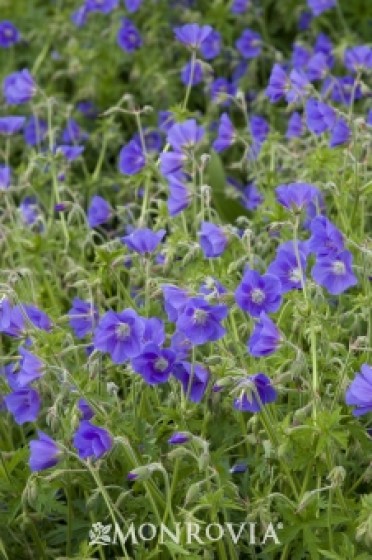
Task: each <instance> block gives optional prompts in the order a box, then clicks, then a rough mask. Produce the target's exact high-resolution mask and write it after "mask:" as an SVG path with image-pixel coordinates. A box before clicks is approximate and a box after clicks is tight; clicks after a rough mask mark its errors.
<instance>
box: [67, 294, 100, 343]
mask: <svg viewBox="0 0 372 560" xmlns="http://www.w3.org/2000/svg"><path fill="white" fill-rule="evenodd" d="M68 317H69V324H70V327H71V328H72V330H73V331H74V333H75V336H76V337H77V338H84V337H85V336H87V335H88V334H91V333H92V332H93V329H94V327H95V326H96V323H97V321H98V309H97V307H96V306H95V305H93V304H92V303H91V302H90V301H84V300H82V299H79V298H74V300H73V302H72V307H71V309H70V310H69V312H68Z"/></svg>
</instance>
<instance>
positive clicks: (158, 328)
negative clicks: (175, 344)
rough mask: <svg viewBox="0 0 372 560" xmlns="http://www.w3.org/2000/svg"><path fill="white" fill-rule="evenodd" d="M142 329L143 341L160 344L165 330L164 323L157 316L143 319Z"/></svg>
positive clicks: (162, 341)
mask: <svg viewBox="0 0 372 560" xmlns="http://www.w3.org/2000/svg"><path fill="white" fill-rule="evenodd" d="M143 323H144V331H143V337H142V340H143V343H144V344H147V343H150V342H151V343H153V344H157V345H158V346H161V345H162V344H163V343H164V340H165V330H164V323H163V321H162V320H161V319H159V318H158V317H150V318H149V319H143Z"/></svg>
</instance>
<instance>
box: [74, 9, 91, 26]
mask: <svg viewBox="0 0 372 560" xmlns="http://www.w3.org/2000/svg"><path fill="white" fill-rule="evenodd" d="M87 15H88V10H87V7H86V5H85V4H83V5H82V6H80V8H78V9H77V10H75V11H74V12H73V13H72V14H71V21H72V23H73V24H74V25H76V27H83V25H85V23H86V21H87Z"/></svg>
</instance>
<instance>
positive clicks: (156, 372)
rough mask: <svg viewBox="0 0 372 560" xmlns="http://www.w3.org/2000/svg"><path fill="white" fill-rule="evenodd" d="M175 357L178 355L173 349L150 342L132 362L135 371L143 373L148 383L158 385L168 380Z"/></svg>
mask: <svg viewBox="0 0 372 560" xmlns="http://www.w3.org/2000/svg"><path fill="white" fill-rule="evenodd" d="M175 359H176V355H175V353H174V352H173V351H172V350H168V349H162V348H160V347H159V346H157V345H156V344H153V343H150V344H147V345H146V346H145V347H144V348H143V350H142V352H141V354H140V355H139V356H137V357H136V358H133V360H132V362H131V363H132V367H133V369H134V371H136V372H137V373H139V374H141V375H142V377H143V379H144V380H145V381H146V383H148V384H149V385H156V384H158V383H165V382H166V381H168V378H169V376H170V374H171V370H172V367H173V364H174V361H175Z"/></svg>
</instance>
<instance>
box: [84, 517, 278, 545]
mask: <svg viewBox="0 0 372 560" xmlns="http://www.w3.org/2000/svg"><path fill="white" fill-rule="evenodd" d="M280 529H283V524H282V523H277V525H276V528H275V527H274V524H273V523H271V522H270V523H269V524H268V525H267V527H266V529H265V531H264V532H263V533H262V534H261V535H259V534H258V529H257V523H248V522H245V523H239V524H235V523H224V524H220V523H209V524H208V525H201V524H199V523H191V522H186V523H175V524H174V527H173V528H172V529H170V528H169V527H167V526H166V525H164V524H162V523H161V524H160V525H154V524H153V523H143V524H142V525H139V526H138V527H135V525H134V524H133V523H131V524H130V525H129V527H128V528H127V529H126V531H123V530H120V528H119V526H118V525H114V526H112V525H103V524H102V523H101V522H98V523H94V524H93V525H92V528H91V530H90V531H89V539H90V540H89V544H90V545H92V546H93V545H103V546H107V545H114V544H117V542H118V536H121V537H122V539H121V540H124V542H125V543H126V542H131V543H132V545H136V544H138V543H139V542H146V541H152V540H154V539H156V540H158V541H159V542H160V543H161V544H164V543H166V542H170V541H172V542H174V543H175V544H181V542H182V535H184V536H185V540H186V544H191V543H192V542H197V543H199V544H202V545H205V544H208V543H213V542H217V541H219V540H221V539H223V538H224V537H225V536H229V537H230V538H231V540H232V541H233V543H234V544H237V543H238V542H239V541H240V540H241V539H246V540H247V541H248V542H249V544H250V545H255V544H261V545H264V544H265V543H266V542H267V541H272V542H274V543H275V544H280V540H279V537H278V534H277V531H278V530H280Z"/></svg>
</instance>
